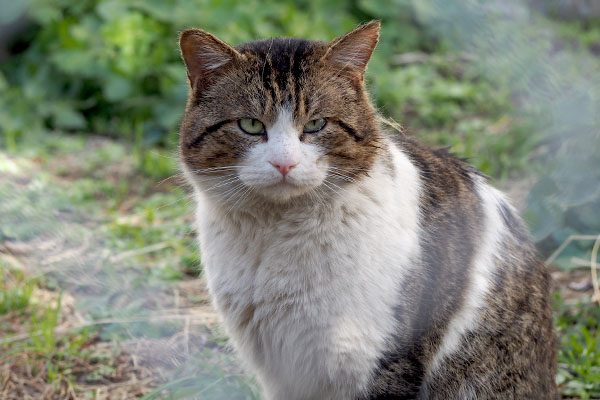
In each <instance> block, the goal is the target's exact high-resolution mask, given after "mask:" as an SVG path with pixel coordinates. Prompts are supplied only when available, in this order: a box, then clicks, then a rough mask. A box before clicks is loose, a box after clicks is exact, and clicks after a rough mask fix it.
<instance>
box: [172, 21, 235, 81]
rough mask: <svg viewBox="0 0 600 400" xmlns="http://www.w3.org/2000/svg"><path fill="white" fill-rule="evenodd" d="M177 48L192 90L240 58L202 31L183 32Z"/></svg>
mask: <svg viewBox="0 0 600 400" xmlns="http://www.w3.org/2000/svg"><path fill="white" fill-rule="evenodd" d="M179 47H180V48H181V55H182V56H183V61H184V62H185V67H186V69H187V75H188V80H189V83H190V86H191V87H192V88H194V89H196V88H198V87H202V86H205V85H206V84H207V83H208V82H209V80H210V77H211V76H214V75H215V74H217V73H218V72H222V71H223V70H224V69H225V68H226V67H227V66H230V65H231V64H232V63H233V62H235V61H236V60H237V59H239V58H241V54H240V53H239V52H238V51H237V50H236V49H234V48H233V47H231V46H230V45H228V44H227V43H225V42H224V41H222V40H221V39H219V38H218V37H216V36H215V35H212V34H210V33H208V32H206V31H203V30H202V29H188V30H186V31H184V32H183V33H182V34H181V36H180V37H179Z"/></svg>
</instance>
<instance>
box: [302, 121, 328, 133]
mask: <svg viewBox="0 0 600 400" xmlns="http://www.w3.org/2000/svg"><path fill="white" fill-rule="evenodd" d="M326 123H327V121H326V120H325V119H324V118H319V119H313V120H312V121H310V122H308V123H307V124H306V125H304V133H315V132H319V131H320V130H321V129H323V128H324V127H325V124H326Z"/></svg>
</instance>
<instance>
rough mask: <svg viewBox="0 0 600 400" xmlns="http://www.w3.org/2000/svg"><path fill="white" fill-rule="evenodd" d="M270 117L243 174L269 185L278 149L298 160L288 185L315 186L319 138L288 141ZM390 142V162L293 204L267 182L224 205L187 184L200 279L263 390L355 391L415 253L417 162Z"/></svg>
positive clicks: (341, 394) (381, 342) (316, 395)
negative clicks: (251, 195) (249, 197)
mask: <svg viewBox="0 0 600 400" xmlns="http://www.w3.org/2000/svg"><path fill="white" fill-rule="evenodd" d="M282 115H283V114H282ZM286 118H287V120H288V121H289V120H290V118H289V115H288V116H285V115H284V116H283V119H282V121H285V120H286ZM280 122H281V121H280ZM274 127H276V128H277V129H274ZM274 127H271V129H269V130H268V132H269V140H268V142H266V143H264V145H257V146H256V147H255V149H253V150H252V151H251V153H250V156H249V157H248V158H247V159H246V160H245V163H244V164H245V165H246V167H247V168H246V167H244V168H245V171H243V172H241V173H240V179H241V180H242V182H245V184H247V185H253V186H251V187H252V188H253V190H255V191H262V190H263V189H265V190H267V191H269V190H271V191H273V189H272V188H271V187H270V186H269V185H272V182H274V181H279V180H281V174H279V172H278V171H277V170H276V169H275V168H273V167H272V166H271V165H268V161H269V157H271V156H274V155H281V156H284V157H298V160H299V164H298V166H297V167H296V168H294V169H292V170H291V171H290V173H289V179H290V185H293V184H294V182H296V184H297V186H298V187H299V188H303V189H302V190H307V189H306V188H309V189H310V188H314V187H321V186H320V185H321V184H322V183H323V182H324V179H325V178H324V176H325V174H326V171H327V165H325V164H324V161H322V159H321V157H320V154H319V151H318V149H316V148H311V147H308V145H305V144H304V143H300V142H299V141H298V142H295V141H294V140H293V139H292V136H294V135H295V138H297V137H298V132H297V131H294V130H293V129H292V128H290V125H289V124H285V123H280V124H279V125H278V124H275V125H274ZM277 132H278V133H277ZM271 134H273V135H275V136H273V141H272V137H271ZM277 135H280V139H281V140H280V141H278V139H276V137H277ZM259 146H262V147H260V148H259ZM388 146H389V147H390V149H391V153H392V163H393V165H394V168H395V174H390V173H389V171H388V170H387V169H386V167H385V166H384V165H383V163H382V162H380V161H378V162H377V163H376V165H375V166H374V167H373V170H372V171H371V172H370V173H369V175H368V176H366V177H364V178H363V179H361V180H360V181H359V183H356V184H355V183H352V184H348V185H346V186H344V187H343V188H342V187H339V189H338V190H335V191H322V192H321V195H322V196H323V197H322V198H321V200H323V201H316V202H305V203H304V204H302V205H299V206H295V205H294V202H293V201H291V202H288V203H281V202H273V201H267V200H266V199H268V198H270V197H271V196H272V193H271V194H269V195H267V196H266V197H265V198H264V199H263V200H256V198H255V199H254V200H253V201H252V204H251V205H250V202H249V203H248V207H245V205H244V204H242V203H244V202H243V201H242V202H240V205H239V206H238V207H236V208H235V209H233V210H231V209H229V210H228V209H227V208H224V207H223V206H222V202H220V201H219V199H218V198H217V199H215V198H214V197H211V196H209V195H208V194H207V193H205V192H203V191H202V190H200V186H199V185H198V184H195V187H196V195H195V197H196V200H197V204H198V207H197V228H198V232H199V240H200V246H201V251H202V259H203V263H204V265H205V272H206V278H207V282H208V286H209V290H210V292H211V294H212V296H213V299H214V304H215V306H216V308H217V309H218V311H219V312H220V314H221V315H222V316H223V319H224V324H225V327H226V330H227V332H228V334H229V335H230V337H231V340H232V342H233V344H234V347H235V348H236V349H237V350H238V353H239V355H240V356H241V358H242V359H243V360H244V361H245V362H246V363H247V364H248V367H249V371H251V372H255V373H256V374H257V377H258V379H259V380H260V382H261V384H262V386H263V387H264V388H265V390H266V396H267V398H268V399H286V400H294V399H319V400H325V399H340V400H341V399H350V398H353V397H355V396H356V395H357V394H359V393H360V392H361V391H363V390H364V389H365V387H366V386H367V384H368V382H369V380H370V378H371V373H372V371H373V369H374V368H375V366H376V361H377V358H378V357H379V356H380V355H381V354H382V352H383V351H384V350H385V349H386V348H387V343H386V338H389V337H390V335H391V333H393V332H394V330H395V329H396V322H395V318H394V311H393V307H394V305H395V302H396V301H397V298H398V290H399V285H400V284H401V282H402V281H403V280H404V279H406V278H407V277H409V276H410V274H411V272H412V271H411V269H412V268H413V267H412V265H413V264H414V263H413V262H412V261H411V260H414V259H415V258H417V257H418V251H419V250H418V249H419V243H418V238H419V233H418V229H419V228H418V223H419V221H418V219H419V218H418V209H419V204H418V203H419V196H420V181H419V176H418V172H417V170H416V168H415V167H414V166H413V165H412V164H411V162H410V161H409V159H408V157H407V156H406V155H404V154H403V153H402V152H401V151H399V150H397V149H396V148H395V147H394V146H393V145H392V144H391V143H389V144H388ZM301 168H303V169H301ZM186 173H187V175H188V178H190V179H191V181H192V182H195V181H194V177H193V176H192V174H191V173H190V171H186ZM261 174H262V179H263V180H262V181H261V178H260V176H261ZM392 175H393V176H394V177H392ZM286 179H287V178H286ZM275 183H277V182H275ZM340 185H341V183H340ZM298 190H300V189H298ZM258 198H259V199H260V198H261V197H260V196H259V197H258ZM292 200H293V199H292Z"/></svg>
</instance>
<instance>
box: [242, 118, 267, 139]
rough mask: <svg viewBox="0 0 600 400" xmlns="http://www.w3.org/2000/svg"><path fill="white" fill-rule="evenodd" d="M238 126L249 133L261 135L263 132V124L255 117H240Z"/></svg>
mask: <svg viewBox="0 0 600 400" xmlns="http://www.w3.org/2000/svg"><path fill="white" fill-rule="evenodd" d="M238 126H239V127H240V129H241V130H243V131H244V132H246V133H247V134H249V135H262V134H263V133H265V126H264V125H263V123H262V122H260V121H259V120H257V119H252V118H242V119H240V120H238Z"/></svg>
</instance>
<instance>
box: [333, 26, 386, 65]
mask: <svg viewBox="0 0 600 400" xmlns="http://www.w3.org/2000/svg"><path fill="white" fill-rule="evenodd" d="M380 26H381V22H379V21H371V22H369V23H367V24H365V25H361V26H359V27H358V28H356V29H355V30H353V31H352V32H349V33H347V34H345V35H344V36H341V37H339V38H337V39H335V40H333V41H332V42H331V43H329V48H328V49H327V53H326V54H325V57H324V58H325V60H327V61H330V62H333V63H335V64H336V65H339V66H340V67H342V68H346V67H350V68H352V69H355V70H357V71H358V72H360V74H361V75H362V74H364V73H365V70H366V69H367V63H368V62H369V59H370V58H371V55H372V54H373V50H375V46H377V42H378V41H379V28H380Z"/></svg>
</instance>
